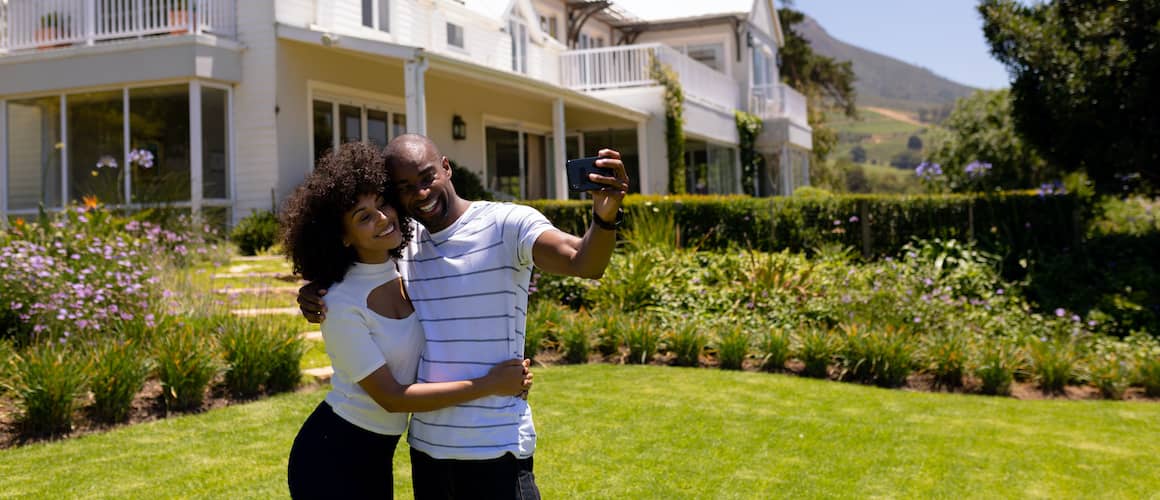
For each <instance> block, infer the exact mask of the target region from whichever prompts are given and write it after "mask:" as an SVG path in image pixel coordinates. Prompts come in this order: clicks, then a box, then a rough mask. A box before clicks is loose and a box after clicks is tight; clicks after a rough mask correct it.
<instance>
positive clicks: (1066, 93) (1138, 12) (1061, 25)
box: [979, 0, 1160, 191]
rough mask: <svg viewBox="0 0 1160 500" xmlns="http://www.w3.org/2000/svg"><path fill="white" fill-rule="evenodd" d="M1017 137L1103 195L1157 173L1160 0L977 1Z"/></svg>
mask: <svg viewBox="0 0 1160 500" xmlns="http://www.w3.org/2000/svg"><path fill="white" fill-rule="evenodd" d="M979 12H980V13H981V14H982V16H983V33H984V35H985V36H986V38H987V41H988V43H989V44H990V46H991V53H992V54H993V55H994V56H995V57H996V58H997V59H998V60H999V61H1000V62H1001V63H1003V64H1004V65H1005V66H1006V67H1007V70H1008V71H1009V72H1010V73H1011V76H1012V78H1013V80H1012V83H1011V96H1012V99H1013V106H1012V110H1013V116H1014V120H1015V127H1016V129H1017V130H1018V132H1019V133H1020V134H1021V135H1022V136H1023V137H1025V138H1026V139H1027V141H1028V142H1029V143H1030V144H1032V145H1033V146H1035V147H1036V148H1037V149H1038V150H1039V151H1040V152H1041V153H1042V154H1043V155H1044V157H1046V159H1047V160H1048V161H1049V162H1051V163H1052V164H1053V165H1057V166H1059V167H1060V168H1062V169H1063V170H1065V171H1069V172H1070V171H1079V170H1084V171H1086V172H1087V174H1088V177H1090V178H1091V179H1092V180H1093V181H1094V182H1095V184H1096V188H1097V189H1099V190H1102V191H1111V190H1117V189H1118V188H1119V187H1120V185H1121V184H1122V182H1123V179H1126V178H1130V177H1133V176H1137V175H1138V176H1140V177H1142V178H1143V179H1144V180H1145V181H1148V182H1150V183H1151V184H1153V185H1156V184H1157V180H1158V179H1157V169H1158V168H1160V93H1157V92H1156V89H1157V88H1160V29H1157V27H1158V26H1160V0H1131V1H1123V0H1056V1H1053V2H1044V3H1034V4H1030V5H1025V4H1024V3H1021V2H1018V1H1016V0H983V1H982V2H981V3H980V4H979Z"/></svg>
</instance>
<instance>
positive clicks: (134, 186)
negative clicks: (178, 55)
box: [0, 83, 230, 212]
mask: <svg viewBox="0 0 1160 500" xmlns="http://www.w3.org/2000/svg"><path fill="white" fill-rule="evenodd" d="M190 87H191V84H190V83H180V84H174V85H165V86H153V87H133V88H121V89H115V90H103V91H97V92H79V93H74V94H67V95H65V96H63V97H62V96H59V95H56V96H45V97H40V98H35V99H26V100H14V101H10V102H8V105H7V109H4V110H0V112H4V113H6V118H7V123H8V127H7V136H6V137H4V138H3V139H4V141H5V143H6V144H7V149H8V158H7V160H8V161H7V171H6V172H4V175H6V176H7V179H8V193H7V194H8V197H7V198H8V206H7V207H5V208H6V209H7V210H10V211H15V212H29V211H35V210H36V208H37V207H39V206H41V205H43V206H44V207H46V208H49V209H55V208H60V207H62V206H64V205H65V204H66V203H68V202H79V201H81V200H82V199H83V198H86V197H95V198H96V199H97V200H98V201H100V202H101V203H105V204H107V205H113V206H117V205H130V206H133V207H141V206H150V205H158V204H160V205H177V206H189V204H190V202H191V201H192V198H193V194H194V193H193V189H192V187H191V181H192V179H193V178H194V176H193V175H192V173H193V171H194V169H197V168H200V169H201V172H202V181H203V182H202V185H201V186H198V189H200V190H201V193H200V195H201V196H200V197H201V198H202V201H203V202H208V204H209V205H217V206H228V203H229V201H228V198H229V196H230V193H229V163H230V153H229V147H230V146H229V128H228V123H229V90H228V89H223V88H216V87H211V86H200V89H201V108H200V113H201V116H200V118H201V120H200V121H201V124H202V128H201V130H197V131H194V130H193V129H192V128H191V125H192V123H194V122H193V120H191V117H190V96H189V89H190ZM62 103H63V104H64V109H63V112H62V110H61V104H62ZM194 134H196V135H197V136H198V138H199V139H200V141H199V142H200V143H201V145H200V147H201V153H202V154H201V155H200V156H201V157H202V161H201V164H200V165H194V163H193V159H194V155H193V154H192V152H191V147H192V144H193V140H194ZM196 208H198V209H200V208H201V207H200V206H199V207H196Z"/></svg>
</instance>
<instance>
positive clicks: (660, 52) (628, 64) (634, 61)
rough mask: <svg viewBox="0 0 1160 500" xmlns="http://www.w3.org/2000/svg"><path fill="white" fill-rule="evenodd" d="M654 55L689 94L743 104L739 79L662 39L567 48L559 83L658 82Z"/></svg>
mask: <svg viewBox="0 0 1160 500" xmlns="http://www.w3.org/2000/svg"><path fill="white" fill-rule="evenodd" d="M651 57H656V58H657V59H658V60H659V61H660V62H661V63H664V64H667V65H669V66H670V67H672V68H673V71H675V72H676V73H677V75H678V76H679V78H680V81H681V87H682V88H683V89H684V92H685V95H686V96H688V97H689V98H692V99H696V100H698V101H702V102H705V103H707V104H710V105H713V106H716V107H718V108H722V109H725V110H732V109H736V108H737V107H738V106H739V105H740V104H741V103H740V91H739V90H738V85H737V82H736V81H734V80H733V79H732V78H730V77H729V76H727V75H725V74H724V73H721V72H719V71H717V70H715V69H713V68H710V67H708V66H706V65H704V64H701V63H700V62H697V61H695V60H693V59H690V58H689V57H687V56H685V55H684V54H682V53H680V52H678V51H676V50H675V49H673V48H672V47H669V46H668V45H664V44H660V43H650V44H641V45H621V46H615V47H601V48H597V49H583V50H570V51H567V52H565V53H564V54H563V55H561V56H560V85H561V86H564V87H568V88H571V89H575V90H582V91H592V90H604V89H617V88H628V87H647V86H651V85H656V81H655V80H653V79H652V78H651V77H650V76H649V60H650V58H651Z"/></svg>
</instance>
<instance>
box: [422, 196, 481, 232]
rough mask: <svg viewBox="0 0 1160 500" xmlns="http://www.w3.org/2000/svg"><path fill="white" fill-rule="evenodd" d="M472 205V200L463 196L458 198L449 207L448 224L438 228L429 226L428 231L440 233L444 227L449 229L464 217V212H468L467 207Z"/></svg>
mask: <svg viewBox="0 0 1160 500" xmlns="http://www.w3.org/2000/svg"><path fill="white" fill-rule="evenodd" d="M470 207H471V202H470V201H467V200H465V199H463V198H456V199H455V201H454V202H452V203H451V206H450V207H449V213H448V216H447V219H445V220H446V221H447V222H446V224H443V225H442V226H441V227H438V228H434V227H428V228H427V231H429V232H432V233H438V232H440V231H442V230H444V229H447V228H449V227H451V226H453V225H455V223H456V222H459V219H460V218H461V217H463V214H465V213H467V209H468V208H470Z"/></svg>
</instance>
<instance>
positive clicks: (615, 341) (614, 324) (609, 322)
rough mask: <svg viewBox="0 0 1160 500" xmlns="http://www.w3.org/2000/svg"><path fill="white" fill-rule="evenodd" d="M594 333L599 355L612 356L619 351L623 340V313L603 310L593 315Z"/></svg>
mask: <svg viewBox="0 0 1160 500" xmlns="http://www.w3.org/2000/svg"><path fill="white" fill-rule="evenodd" d="M593 319H594V320H595V327H596V328H595V329H594V331H595V333H596V351H597V352H599V353H600V355H601V356H605V357H607V356H612V355H613V354H618V353H619V352H620V346H621V342H623V341H624V333H623V332H624V328H625V325H624V314H617V313H610V312H604V313H602V314H599V315H594V316H593Z"/></svg>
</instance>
